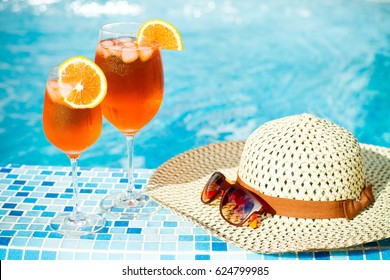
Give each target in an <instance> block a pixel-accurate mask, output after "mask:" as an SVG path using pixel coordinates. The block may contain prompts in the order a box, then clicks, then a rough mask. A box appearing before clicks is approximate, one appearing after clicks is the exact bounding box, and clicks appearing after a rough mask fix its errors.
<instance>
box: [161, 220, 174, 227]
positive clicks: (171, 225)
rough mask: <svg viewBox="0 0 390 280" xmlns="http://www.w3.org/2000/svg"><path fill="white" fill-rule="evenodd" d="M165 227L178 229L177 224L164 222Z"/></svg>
mask: <svg viewBox="0 0 390 280" xmlns="http://www.w3.org/2000/svg"><path fill="white" fill-rule="evenodd" d="M163 226H164V227H177V222H169V221H166V222H164V224H163Z"/></svg>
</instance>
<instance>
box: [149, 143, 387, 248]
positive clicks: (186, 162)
mask: <svg viewBox="0 0 390 280" xmlns="http://www.w3.org/2000/svg"><path fill="white" fill-rule="evenodd" d="M244 145H245V142H241V141H238V142H222V143H217V144H211V145H207V146H203V147H200V148H197V149H194V150H190V151H188V152H185V153H183V154H180V155H178V156H176V157H174V158H172V159H170V160H169V161H167V162H166V163H164V164H163V165H161V166H160V167H159V168H158V169H157V170H156V172H155V173H154V174H153V175H152V177H151V178H150V180H149V183H148V189H147V190H148V194H149V195H150V196H151V197H152V198H153V199H155V200H156V201H157V202H159V203H160V204H161V205H163V206H165V207H167V208H169V209H171V210H172V211H174V212H175V213H177V214H178V215H180V216H182V217H185V218H186V219H188V220H190V221H192V222H194V223H195V224H197V225H199V226H200V227H202V228H204V229H206V230H207V231H208V232H210V233H211V234H213V235H215V236H217V237H219V238H220V239H222V240H225V241H227V242H230V243H232V244H234V245H236V246H238V247H241V248H243V249H245V250H248V251H252V252H259V253H277V252H289V251H295V252H298V251H306V250H314V251H315V250H323V249H336V248H344V247H350V246H354V245H358V244H362V243H366V242H371V241H374V240H380V239H384V238H389V237H390V149H388V148H384V147H378V146H372V145H366V144H360V145H358V150H360V149H361V156H362V158H363V162H364V167H363V168H364V170H363V171H364V174H365V179H366V181H367V182H369V183H372V184H373V194H374V197H375V202H374V204H372V205H371V206H369V207H368V208H367V209H365V210H364V211H362V212H361V213H360V214H359V215H358V216H356V217H355V218H354V219H352V220H350V221H347V220H346V219H344V218H340V219H317V220H313V219H297V218H289V217H282V216H278V215H274V216H272V217H271V216H270V217H261V218H259V221H260V219H261V221H260V223H259V226H258V227H257V228H256V229H253V228H250V227H247V226H242V227H236V226H232V225H230V224H228V223H227V222H226V221H224V220H223V218H222V217H221V215H220V213H219V199H217V200H216V201H214V202H213V203H212V204H209V205H205V204H203V203H202V202H201V201H200V193H201V190H202V189H203V186H204V184H205V183H206V182H207V180H208V179H209V177H210V176H211V174H212V173H213V172H214V171H216V170H219V171H221V172H222V173H224V174H225V175H226V177H228V178H230V179H232V180H235V179H236V177H237V174H238V167H239V165H240V158H241V155H242V152H243V149H244ZM352 146H354V145H351V147H352ZM355 146H356V145H355ZM347 150H348V154H349V152H350V151H351V149H349V148H347ZM352 150H353V149H352ZM331 154H332V156H333V155H335V156H336V154H335V153H334V152H333V151H332V152H331ZM344 157H347V158H349V156H348V155H344ZM243 158H244V156H243ZM314 160H315V159H314ZM344 160H345V158H341V159H340V161H344ZM347 160H349V159H347ZM241 162H242V161H241ZM357 162H359V160H357ZM353 165H354V166H355V167H354V168H356V169H358V168H360V165H359V163H357V164H356V163H353ZM242 166H243V165H242V164H241V167H242ZM356 178H358V179H357V181H359V180H361V178H360V177H359V176H358V177H356ZM356 178H355V179H356ZM320 181H321V182H322V180H320ZM288 183H289V182H288ZM287 185H288V184H287ZM329 185H331V184H329ZM329 188H330V189H332V188H333V187H332V186H330V187H329ZM287 193H288V192H287ZM341 193H342V194H341V196H340V194H337V195H334V196H331V195H330V194H325V195H323V197H326V198H325V200H326V199H328V198H329V199H331V198H334V197H337V198H339V197H344V196H355V194H354V193H349V192H348V191H344V192H341ZM278 194H282V195H283V196H286V197H288V194H284V192H283V191H281V190H279V192H278ZM295 195H299V194H296V193H295ZM307 199H308V200H310V199H313V200H314V199H320V198H318V196H317V195H316V194H313V193H311V192H310V191H309V192H308V194H307Z"/></svg>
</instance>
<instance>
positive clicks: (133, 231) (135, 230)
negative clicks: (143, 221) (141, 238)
mask: <svg viewBox="0 0 390 280" xmlns="http://www.w3.org/2000/svg"><path fill="white" fill-rule="evenodd" d="M141 232H142V229H141V228H128V229H127V233H129V234H141Z"/></svg>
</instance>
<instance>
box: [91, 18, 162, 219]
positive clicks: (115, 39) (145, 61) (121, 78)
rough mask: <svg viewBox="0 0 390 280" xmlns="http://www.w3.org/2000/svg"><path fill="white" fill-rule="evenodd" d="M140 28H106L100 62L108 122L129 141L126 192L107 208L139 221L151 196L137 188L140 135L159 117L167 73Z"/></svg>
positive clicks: (122, 25) (111, 198) (98, 51)
mask: <svg viewBox="0 0 390 280" xmlns="http://www.w3.org/2000/svg"><path fill="white" fill-rule="evenodd" d="M139 27H140V24H138V23H132V22H118V23H111V24H106V25H103V26H102V27H101V28H100V34H99V42H98V44H97V47H96V56H95V63H96V64H97V65H99V66H100V68H101V69H102V70H103V72H104V74H105V76H106V78H107V85H108V89H107V95H106V97H105V99H104V101H103V102H102V104H101V107H102V112H103V115H104V117H105V118H106V119H107V120H108V121H109V122H110V123H111V124H112V125H114V126H115V127H116V128H117V129H118V130H119V131H120V132H122V134H123V135H124V136H125V138H126V141H127V158H128V182H127V188H126V191H124V192H121V193H115V194H111V195H109V196H107V197H105V198H104V199H103V200H102V202H101V208H102V209H103V210H104V211H106V212H109V213H111V214H114V215H117V216H118V215H119V216H120V218H133V217H135V216H138V215H140V214H148V213H147V212H143V213H141V212H142V211H140V208H142V207H144V206H145V205H146V204H147V203H148V201H149V197H148V196H147V195H146V194H145V192H144V191H138V190H135V189H134V178H133V173H134V167H133V147H134V136H135V135H136V133H137V132H138V131H140V130H141V129H142V128H143V127H144V126H145V125H146V124H147V123H149V122H150V121H151V120H152V119H153V117H154V116H155V115H156V114H157V112H158V110H159V108H160V106H161V103H162V100H163V92H164V72H163V64H162V59H161V53H160V49H159V48H158V47H138V46H137V45H136V43H135V40H136V36H137V32H138V29H139Z"/></svg>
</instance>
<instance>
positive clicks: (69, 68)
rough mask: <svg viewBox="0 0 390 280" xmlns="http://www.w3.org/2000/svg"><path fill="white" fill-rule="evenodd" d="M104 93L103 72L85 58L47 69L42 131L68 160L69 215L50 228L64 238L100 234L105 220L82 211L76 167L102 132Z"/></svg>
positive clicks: (54, 221)
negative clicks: (69, 167)
mask: <svg viewBox="0 0 390 280" xmlns="http://www.w3.org/2000/svg"><path fill="white" fill-rule="evenodd" d="M106 93H107V82H106V78H105V76H104V73H103V71H102V70H101V69H100V68H99V67H98V66H97V65H96V64H95V63H94V62H92V61H90V60H89V59H87V58H85V57H80V56H75V57H71V58H69V59H67V60H65V61H64V62H63V63H62V64H61V65H60V66H54V67H52V68H51V69H50V72H49V78H48V79H47V83H46V90H45V98H44V104H43V113H42V115H43V130H44V132H45V135H46V137H47V139H48V140H49V141H50V142H51V143H52V144H53V145H54V146H56V147H57V148H58V149H60V150H61V151H62V152H64V153H65V154H66V155H67V156H68V157H69V159H70V164H71V174H72V186H73V200H74V207H73V211H72V212H68V213H63V214H60V215H57V216H56V217H53V219H51V221H50V226H51V227H52V229H53V230H55V231H57V232H58V233H61V234H64V235H75V236H81V235H86V234H90V233H94V232H97V231H99V230H101V229H102V228H103V227H104V225H105V219H104V218H103V217H102V216H100V215H98V214H96V213H85V212H83V211H82V210H81V207H80V204H79V199H78V193H79V191H78V182H77V163H78V158H79V156H80V154H81V153H82V152H84V151H85V150H86V149H87V148H88V147H90V146H91V145H92V144H93V143H94V142H95V141H96V140H97V139H98V138H99V136H100V133H101V131H102V112H101V108H100V105H99V104H100V103H101V101H102V100H103V99H104V97H105V95H106Z"/></svg>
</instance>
